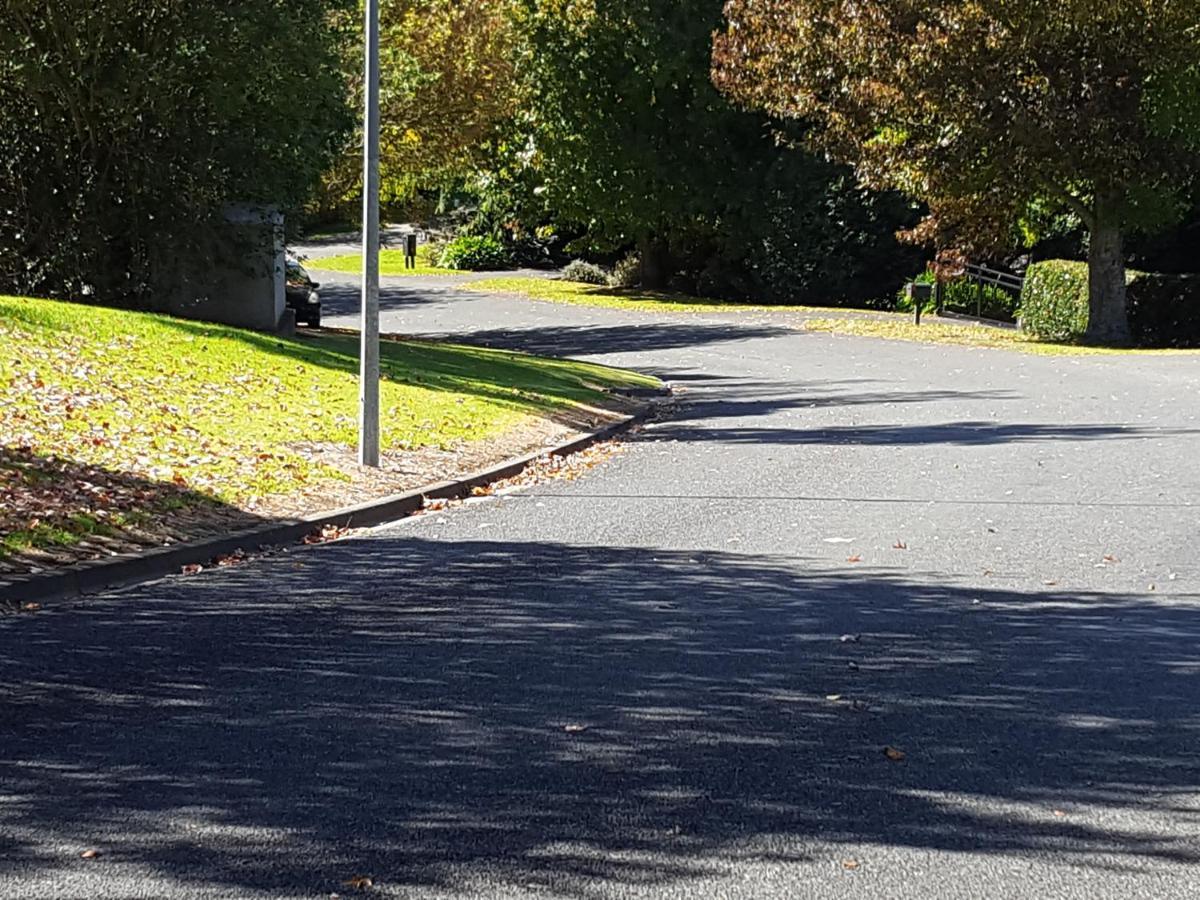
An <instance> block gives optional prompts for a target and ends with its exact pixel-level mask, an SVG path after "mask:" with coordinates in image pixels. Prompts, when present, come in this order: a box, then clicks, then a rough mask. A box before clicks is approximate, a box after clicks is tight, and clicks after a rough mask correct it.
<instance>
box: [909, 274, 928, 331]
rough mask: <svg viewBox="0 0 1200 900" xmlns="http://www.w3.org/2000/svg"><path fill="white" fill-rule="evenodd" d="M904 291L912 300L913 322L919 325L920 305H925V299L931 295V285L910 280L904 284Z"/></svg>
mask: <svg viewBox="0 0 1200 900" xmlns="http://www.w3.org/2000/svg"><path fill="white" fill-rule="evenodd" d="M904 293H905V294H906V295H907V296H908V299H909V300H911V301H912V302H913V323H914V324H915V325H920V324H921V307H923V306H924V305H925V301H926V300H928V299H929V298H930V297H932V296H933V285H932V284H920V283H918V282H915V281H910V282H909V283H908V284H906V285H905V286H904Z"/></svg>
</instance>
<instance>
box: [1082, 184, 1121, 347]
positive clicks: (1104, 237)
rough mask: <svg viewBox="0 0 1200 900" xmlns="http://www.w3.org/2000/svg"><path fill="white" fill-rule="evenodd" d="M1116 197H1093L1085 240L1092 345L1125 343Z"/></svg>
mask: <svg viewBox="0 0 1200 900" xmlns="http://www.w3.org/2000/svg"><path fill="white" fill-rule="evenodd" d="M1118 204H1119V198H1117V197H1114V196H1112V195H1107V196H1106V195H1100V196H1098V197H1097V198H1096V219H1095V222H1094V224H1093V225H1092V228H1091V234H1090V235H1089V241H1088V327H1087V333H1086V338H1087V340H1088V341H1089V342H1090V343H1096V344H1118V345H1120V344H1129V343H1131V341H1132V335H1131V334H1130V331H1129V316H1128V315H1127V313H1126V308H1125V252H1124V247H1123V242H1122V240H1121V225H1120V212H1119V208H1118Z"/></svg>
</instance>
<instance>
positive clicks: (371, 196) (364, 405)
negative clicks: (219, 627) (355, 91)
mask: <svg viewBox="0 0 1200 900" xmlns="http://www.w3.org/2000/svg"><path fill="white" fill-rule="evenodd" d="M365 6H366V11H367V17H366V19H367V20H366V32H367V43H366V54H365V56H366V58H367V66H366V80H365V83H364V90H363V94H364V95H365V96H366V110H365V115H364V121H363V229H362V236H363V273H362V323H361V325H360V333H361V341H362V344H361V347H360V349H359V396H358V462H359V465H363V466H373V467H376V468H378V466H379V0H366V3H365Z"/></svg>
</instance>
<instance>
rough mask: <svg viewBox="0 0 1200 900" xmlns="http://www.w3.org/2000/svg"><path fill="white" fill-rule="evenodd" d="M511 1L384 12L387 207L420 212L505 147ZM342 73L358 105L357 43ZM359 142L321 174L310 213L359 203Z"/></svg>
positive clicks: (394, 3) (455, 2)
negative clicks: (425, 197) (426, 195)
mask: <svg viewBox="0 0 1200 900" xmlns="http://www.w3.org/2000/svg"><path fill="white" fill-rule="evenodd" d="M510 6H511V2H510V0H389V2H386V3H384V4H383V5H382V8H381V10H380V20H381V21H380V64H381V65H380V175H381V185H380V193H381V200H382V203H383V205H384V206H385V207H393V208H397V209H401V208H408V209H409V210H410V211H413V212H424V213H425V214H428V213H429V212H430V211H431V210H430V209H428V208H426V209H424V210H421V209H420V207H421V206H422V205H423V204H422V202H421V201H422V197H421V196H420V195H421V194H422V193H423V192H424V191H427V190H429V189H433V190H432V193H433V194H434V195H436V194H439V193H441V192H442V191H452V190H453V188H454V187H455V186H457V184H458V183H459V182H460V181H461V180H462V179H464V178H470V177H471V176H473V174H474V173H475V171H476V170H477V168H478V167H479V166H480V165H482V164H484V163H485V162H486V160H487V158H488V157H489V155H490V154H491V152H493V151H494V149H495V146H494V145H495V144H496V142H498V141H500V140H502V139H503V135H504V130H505V127H506V125H507V123H508V120H509V119H510V118H511V117H512V115H513V114H514V113H515V111H516V108H517V101H518V94H517V83H516V80H515V65H514V60H515V58H516V53H515V51H514V41H515V39H516V36H515V34H514V32H513V27H512V20H511V16H510ZM342 65H343V67H344V71H345V80H346V83H347V84H350V85H353V96H352V98H351V102H352V105H353V106H354V108H356V109H359V108H361V104H362V67H363V58H362V42H361V40H355V41H352V42H350V43H349V44H348V45H347V46H346V52H345V53H344V55H343V62H342ZM361 197H362V135H361V133H359V134H357V135H355V137H354V139H353V140H350V141H348V142H347V143H346V144H345V146H344V149H343V152H342V153H341V155H340V157H339V159H338V162H337V164H336V165H335V166H333V167H332V168H331V169H330V171H329V172H328V173H327V174H326V177H325V180H324V183H323V185H322V190H321V191H320V193H319V194H318V195H317V197H316V200H315V204H314V205H315V207H316V209H314V210H313V212H314V213H315V214H316V215H317V216H319V217H328V216H330V215H336V214H337V213H338V212H339V211H341V210H345V209H351V208H354V207H355V206H356V204H359V203H361Z"/></svg>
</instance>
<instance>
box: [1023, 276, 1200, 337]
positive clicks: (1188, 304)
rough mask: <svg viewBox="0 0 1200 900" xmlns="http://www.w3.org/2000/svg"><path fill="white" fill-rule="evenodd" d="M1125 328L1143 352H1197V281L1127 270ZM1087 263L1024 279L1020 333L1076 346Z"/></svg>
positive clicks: (1082, 324) (1082, 326)
mask: <svg viewBox="0 0 1200 900" xmlns="http://www.w3.org/2000/svg"><path fill="white" fill-rule="evenodd" d="M1126 284H1127V285H1128V287H1127V291H1128V310H1129V327H1130V330H1131V331H1132V332H1133V339H1134V342H1135V343H1137V344H1138V345H1139V346H1142V347H1194V346H1200V276H1196V275H1160V274H1155V273H1149V272H1138V271H1136V270H1133V269H1131V270H1129V272H1128V273H1127V274H1126ZM1087 323H1088V269H1087V263H1082V262H1070V261H1067V260H1061V259H1053V260H1048V261H1046V262H1040V263H1034V264H1033V265H1032V266H1030V267H1029V271H1028V272H1027V273H1026V274H1025V290H1024V291H1023V292H1022V294H1021V327H1022V328H1023V329H1024V330H1025V331H1027V332H1029V333H1030V334H1033V335H1035V336H1037V337H1039V338H1041V339H1043V340H1048V341H1073V340H1079V339H1080V338H1082V337H1083V335H1084V333H1085V332H1086V331H1087Z"/></svg>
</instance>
